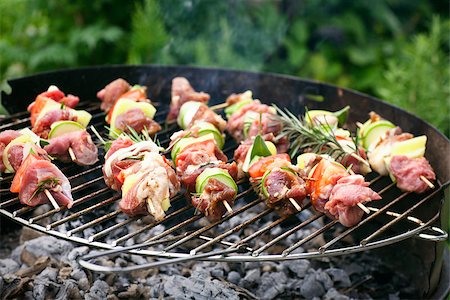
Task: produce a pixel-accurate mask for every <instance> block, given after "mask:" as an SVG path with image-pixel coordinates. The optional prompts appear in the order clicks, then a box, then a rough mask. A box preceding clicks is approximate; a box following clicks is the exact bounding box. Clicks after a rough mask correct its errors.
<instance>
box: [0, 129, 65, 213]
mask: <svg viewBox="0 0 450 300" xmlns="http://www.w3.org/2000/svg"><path fill="white" fill-rule="evenodd" d="M39 142H40V140H39V138H38V137H37V136H36V135H35V134H34V133H33V132H31V131H30V130H29V129H22V130H21V131H13V130H6V131H3V132H1V133H0V149H1V154H2V163H1V164H0V171H2V172H5V171H6V172H10V173H14V172H15V175H14V179H13V181H12V183H11V187H10V191H11V192H12V193H19V196H18V198H19V201H20V202H21V203H22V204H25V205H28V206H37V205H39V204H43V203H47V202H48V201H50V203H51V204H52V205H53V206H54V208H55V209H57V210H59V209H60V205H61V206H67V207H68V208H71V207H72V204H73V198H72V195H71V187H70V183H69V181H68V179H67V178H66V177H65V176H64V174H63V173H62V172H61V171H60V170H59V169H58V168H57V167H56V166H55V165H54V164H52V163H51V162H50V159H49V158H48V154H47V153H46V152H45V150H44V149H42V148H40V146H39Z"/></svg>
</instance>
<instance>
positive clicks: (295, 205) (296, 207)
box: [289, 198, 302, 211]
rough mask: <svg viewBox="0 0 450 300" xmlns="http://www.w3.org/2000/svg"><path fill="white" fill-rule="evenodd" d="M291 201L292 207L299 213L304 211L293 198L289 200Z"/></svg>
mask: <svg viewBox="0 0 450 300" xmlns="http://www.w3.org/2000/svg"><path fill="white" fill-rule="evenodd" d="M289 201H290V202H291V204H292V206H294V207H295V209H296V210H297V211H302V207H301V206H300V205H299V204H298V203H297V201H295V199H293V198H289Z"/></svg>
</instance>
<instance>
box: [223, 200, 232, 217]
mask: <svg viewBox="0 0 450 300" xmlns="http://www.w3.org/2000/svg"><path fill="white" fill-rule="evenodd" d="M222 203H223V206H225V208H226V209H227V212H228V213H229V214H231V213H232V212H233V209H232V208H231V206H230V204H229V203H228V202H227V201H226V200H223V201H222Z"/></svg>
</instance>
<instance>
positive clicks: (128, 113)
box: [97, 78, 161, 138]
mask: <svg viewBox="0 0 450 300" xmlns="http://www.w3.org/2000/svg"><path fill="white" fill-rule="evenodd" d="M97 97H98V98H99V99H100V101H102V104H101V105H100V108H101V109H102V110H103V111H105V113H106V114H107V115H106V123H107V124H109V135H110V136H111V137H113V138H117V137H118V136H119V135H120V134H121V133H122V132H125V133H130V129H133V130H134V131H136V132H140V133H141V132H143V131H146V132H147V133H148V134H149V135H150V136H154V135H155V134H156V133H157V132H158V131H160V130H161V126H160V125H159V124H158V123H157V122H155V121H154V120H153V118H154V116H155V113H156V108H155V107H154V106H153V105H152V102H151V100H150V99H148V98H147V88H146V87H144V86H140V85H134V86H131V85H130V84H129V83H128V82H127V81H125V80H124V79H122V78H119V79H116V80H114V81H112V82H111V83H109V84H108V85H106V86H105V87H104V88H103V89H102V90H100V91H99V92H98V93H97Z"/></svg>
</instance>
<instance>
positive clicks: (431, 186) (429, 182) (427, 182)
mask: <svg viewBox="0 0 450 300" xmlns="http://www.w3.org/2000/svg"><path fill="white" fill-rule="evenodd" d="M420 180H422V181H423V182H425V183H426V184H427V185H428V186H429V187H430V189H434V188H435V186H434V184H433V183H432V182H431V181H430V180H428V178H426V177H425V176H423V175H420Z"/></svg>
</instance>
